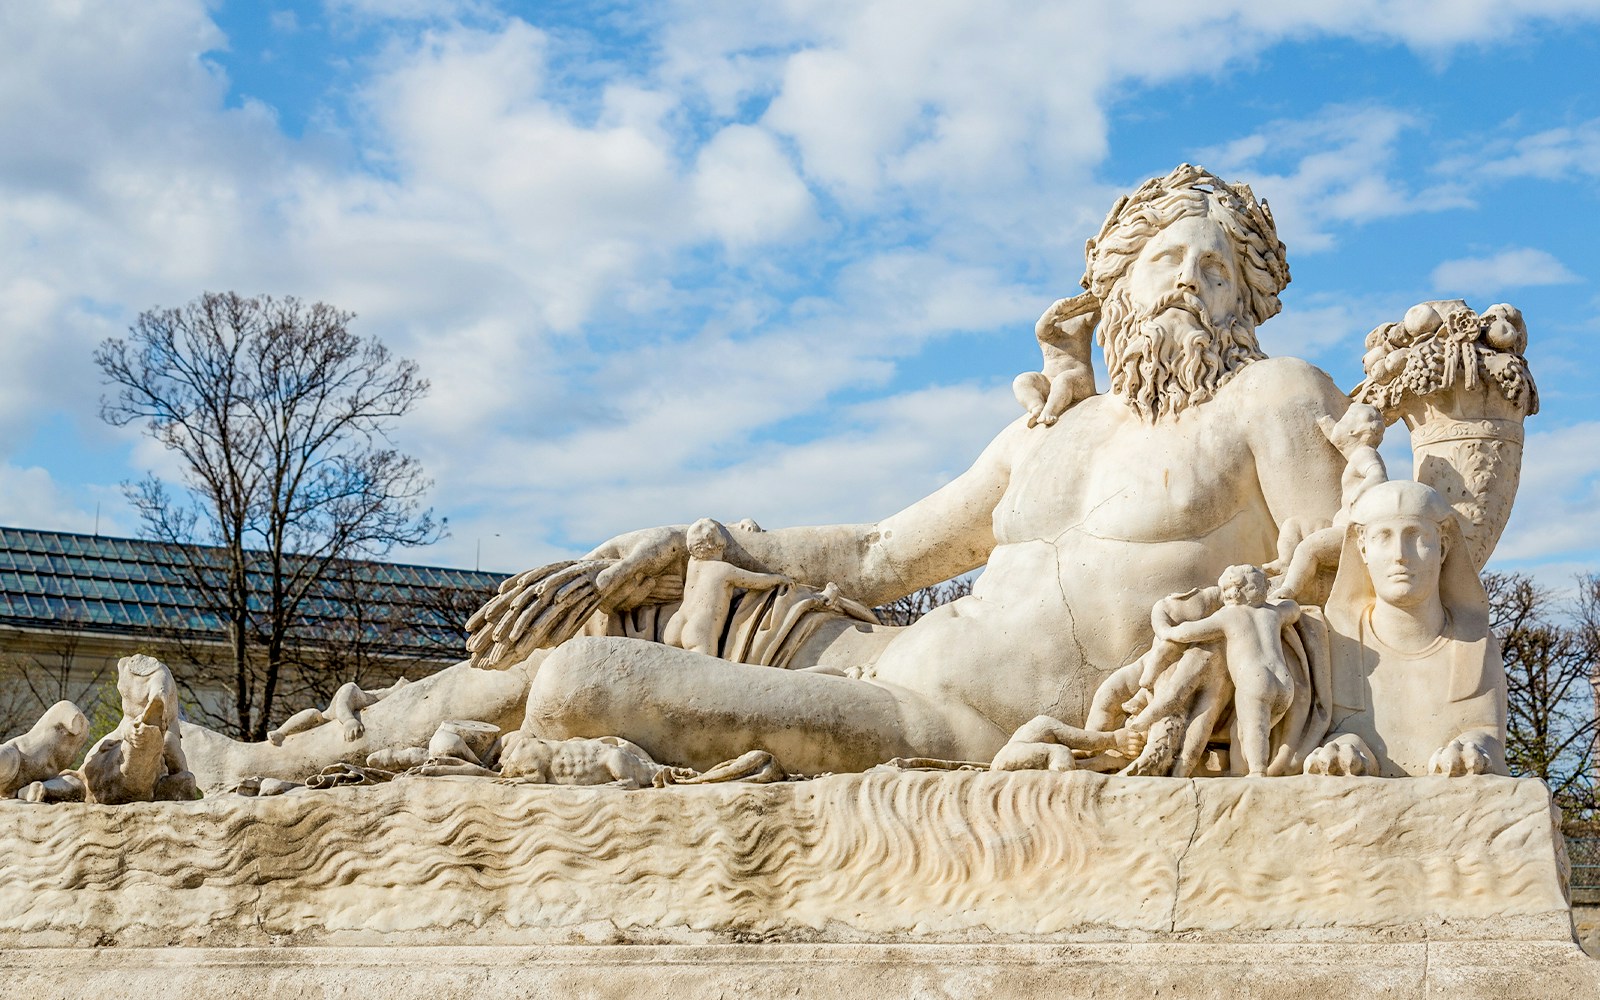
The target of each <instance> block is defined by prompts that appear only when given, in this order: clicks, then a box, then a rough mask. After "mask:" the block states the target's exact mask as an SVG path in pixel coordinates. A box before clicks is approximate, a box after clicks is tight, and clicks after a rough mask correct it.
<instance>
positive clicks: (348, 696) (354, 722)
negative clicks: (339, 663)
mask: <svg viewBox="0 0 1600 1000" xmlns="http://www.w3.org/2000/svg"><path fill="white" fill-rule="evenodd" d="M407 683H408V681H407V680H406V679H405V678H404V677H402V678H400V679H399V680H397V681H395V682H394V683H393V684H391V685H389V686H388V687H384V688H373V689H372V690H370V691H369V690H364V689H362V688H360V687H358V686H357V685H356V684H355V682H353V681H352V682H348V683H345V684H342V685H340V686H339V690H337V691H335V692H334V693H333V699H332V700H331V701H329V702H328V707H327V708H326V709H325V710H324V709H316V708H307V709H303V710H301V711H299V712H296V713H295V714H293V715H291V716H289V717H288V718H287V719H285V720H284V721H283V724H282V725H280V726H278V727H277V728H276V729H269V730H267V739H268V740H269V741H271V742H272V743H273V744H275V745H278V744H282V743H283V740H284V737H287V736H292V735H294V734H295V733H303V732H305V731H307V730H309V729H315V728H316V727H318V726H322V725H326V724H328V723H330V722H337V723H339V725H340V727H341V729H342V731H343V733H344V738H345V739H346V740H349V741H354V740H359V739H360V738H361V737H362V735H363V734H364V733H366V731H367V729H366V726H364V725H363V724H362V722H361V710H362V709H364V708H371V707H372V706H373V705H376V704H377V703H378V702H380V701H382V700H383V699H384V698H387V697H388V696H389V695H391V694H394V693H395V692H396V691H398V690H400V689H401V688H403V687H405V686H406V684H407Z"/></svg>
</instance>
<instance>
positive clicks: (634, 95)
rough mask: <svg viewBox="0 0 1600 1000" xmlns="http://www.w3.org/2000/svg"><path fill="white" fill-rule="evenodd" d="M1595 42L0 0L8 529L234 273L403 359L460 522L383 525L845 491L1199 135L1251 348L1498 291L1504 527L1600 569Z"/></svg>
mask: <svg viewBox="0 0 1600 1000" xmlns="http://www.w3.org/2000/svg"><path fill="white" fill-rule="evenodd" d="M1596 65H1600V3H1595V2H1585V3H1577V2H1562V0H1525V2H1514V0H1498V2H1488V0H1448V2H1447V0H1436V2H1410V3H1392V4H1391V3H1379V2H1375V0H1368V2H1347V3H1343V4H1340V5H1338V6H1337V8H1335V6H1334V5H1331V4H1327V5H1324V4H1261V3H1258V2H1255V0H1237V2H1232V3H1229V2H1217V3H1212V4H1206V5H1195V4H1187V3H1178V2H1170V3H1169V2H1150V3H1140V4H1128V3H1088V2H1084V3H1060V4H1043V3H1037V4H1021V3H1003V2H993V3H983V4H977V3H973V4H947V3H937V2H931V0H920V2H909V0H908V2H870V0H869V2H863V0H850V2H818V3H780V2H770V3H754V2H752V3H726V2H696V3H682V4H676V3H666V2H663V3H648V4H638V5H632V4H626V3H579V2H572V0H562V2H552V3H544V4H518V3H493V2H490V0H393V2H379V0H327V2H315V0H305V2H299V3H272V2H265V3H234V2H223V3H203V2H198V0H143V2H141V3H139V4H127V3H120V2H114V0H104V2H90V0H84V2H59V3H51V4H27V3H17V4H7V5H4V6H0V381H3V386H0V523H5V524H14V525H23V526H31V527H47V528H56V529H61V530H71V531H89V530H92V529H93V528H94V525H95V521H96V516H97V511H98V518H99V525H100V529H101V530H102V531H103V532H108V533H121V534H137V533H138V530H139V528H138V523H137V519H136V518H135V516H134V515H133V513H132V512H131V511H130V510H129V508H128V507H127V506H126V504H125V503H124V502H123V500H122V498H121V494H120V490H119V486H118V484H119V483H120V482H122V481H123V480H126V479H130V478H136V477H138V476H139V475H141V474H142V473H143V472H144V471H146V470H151V469H153V470H156V471H158V472H163V473H167V474H170V473H171V472H172V471H174V470H173V469H172V466H171V465H170V460H169V459H168V458H167V456H165V455H163V454H162V453H161V452H160V450H159V449H157V448H156V447H155V446H153V445H152V444H150V443H149V442H147V441H144V440H142V439H141V438H140V437H139V435H138V434H137V433H136V432H135V431H134V430H131V429H113V428H109V427H107V426H105V425H104V424H102V423H101V422H100V420H99V418H98V415H97V413H98V398H99V394H100V392H101V387H100V385H99V380H98V374H97V372H96V371H95V369H94V366H93V364H92V362H91V360H90V353H91V351H92V349H93V346H94V345H95V344H96V343H98V342H99V341H100V340H102V339H103V338H105V337H108V336H117V335H119V334H121V333H122V332H124V331H125V330H126V328H127V326H128V324H129V323H130V322H131V320H132V319H133V317H134V316H135V315H137V313H138V312H139V311H140V310H142V309H146V308H150V307H152V306H157V305H175V304H179V303H182V302H186V301H188V300H189V299H191V298H193V297H195V296H196V295H198V294H199V293H201V292H202V291H206V290H224V289H232V290H237V291H240V292H244V293H257V292H269V293H273V294H293V295H299V296H301V297H304V298H307V299H323V300H325V301H329V302H332V303H335V304H337V305H340V306H342V307H345V308H348V309H352V310H354V311H356V312H357V313H358V314H359V319H358V320H357V326H356V329H357V330H358V331H359V332H362V333H366V334H371V335H376V336H379V337H381V338H383V339H384V340H385V341H386V342H387V343H388V344H389V345H390V346H391V347H392V348H394V349H395V350H396V351H398V352H399V353H401V354H403V355H405V356H408V357H411V358H414V359H416V360H417V361H418V362H419V363H420V364H421V365H422V366H423V368H424V371H425V373H426V374H427V376H428V377H429V378H431V380H432V382H433V392H432V394H431V395H430V397H429V399H428V401H427V402H426V404H425V405H424V406H423V407H421V408H420V409H419V411H418V412H416V413H415V414H414V415H412V416H411V417H409V418H408V419H407V421H406V422H405V423H404V424H403V425H402V426H401V427H400V428H399V429H398V431H397V435H396V437H397V440H398V442H399V443H400V445H401V446H402V447H404V448H406V449H407V450H409V451H411V452H413V453H414V454H416V455H417V456H418V457H419V458H420V459H421V460H422V461H423V462H424V464H425V465H426V467H427V468H428V470H429V472H430V473H431V475H432V476H433V477H434V479H435V481H436V485H435V489H434V491H433V494H432V501H433V504H434V507H435V509H436V511H437V512H438V513H439V514H442V515H446V516H448V517H449V518H450V523H451V529H452V534H451V537H450V538H448V539H446V540H445V541H443V542H441V543H439V544H438V545H436V546H433V547H431V548H427V549H423V550H418V551H413V552H406V553H399V554H398V556H399V557H401V558H407V559H411V560H415V561H420V562H429V563H439V564H450V565H468V566H470V565H472V564H473V562H474V560H475V559H476V558H477V557H478V556H477V553H478V551H479V549H480V546H481V551H482V557H481V558H482V563H483V565H484V567H485V568H496V569H507V570H510V569H516V568H520V567H524V566H530V565H536V564H538V563H540V562H544V561H547V560H549V559H553V558H559V557H562V556H565V555H567V554H570V553H573V552H576V551H580V550H582V549H585V548H587V547H589V546H590V545H592V544H594V543H595V542H597V541H599V540H601V539H603V538H605V537H607V536H608V535H610V534H612V533H615V532H618V531H621V530H624V529H627V528H630V527H637V526H641V525H645V524H656V523H665V522H672V521H683V520H688V519H692V518H694V517H698V516H703V515H711V516H716V517H720V518H724V519H728V520H733V519H738V518H741V517H746V516H749V517H754V518H756V519H757V520H758V521H760V522H761V523H762V524H764V525H767V526H777V525H784V524H796V523H818V522H829V521H841V520H851V521H854V520H871V519H875V518H877V517H881V516H884V515H886V514H888V513H891V512H892V511H894V510H896V509H898V508H899V507H901V506H903V505H904V504H906V503H909V502H911V501H913V500H915V499H917V498H919V497H921V496H923V495H925V494H926V493H927V492H929V491H931V490H932V489H935V488H937V487H938V486H939V485H940V484H941V483H943V482H945V481H946V480H948V479H949V478H951V477H952V476H954V475H956V474H958V473H959V472H960V471H961V470H962V469H963V468H965V466H966V465H967V463H969V462H970V461H971V460H972V458H973V457H975V456H976V455H977V453H978V451H979V450H980V449H981V447H982V446H983V444H984V443H986V442H987V441H988V439H989V438H991V437H992V436H993V435H994V434H995V433H996V432H997V431H998V430H999V428H1000V427H1002V426H1003V425H1004V424H1005V423H1006V422H1008V421H1009V420H1011V419H1012V418H1013V417H1014V416H1015V414H1016V413H1017V406H1016V403H1015V402H1014V401H1013V400H1012V398H1011V393H1010V388H1009V387H1010V382H1011V379H1012V377H1013V376H1014V375H1015V374H1016V373H1017V372H1019V371H1022V370H1025V369H1028V368H1033V367H1036V366H1037V361H1038V355H1037V350H1036V347H1035V344H1034V342H1033V337H1032V325H1033V320H1034V319H1035V318H1036V317H1037V316H1038V314H1039V312H1040V311H1042V310H1043V309H1044V308H1045V307H1046V306H1047V305H1049V303H1050V302H1051V301H1053V300H1054V299H1055V298H1057V297H1059V296H1061V295H1065V294H1070V293H1072V292H1073V291H1075V290H1076V286H1077V280H1078V278H1079V276H1080V274H1081V271H1082V246H1083V241H1084V239H1085V238H1086V237H1088V236H1089V235H1091V233H1092V232H1093V231H1094V230H1095V229H1096V228H1098V225H1099V223H1100V220H1101V219H1102V218H1103V216H1104V214H1105V212H1106V210H1107V209H1108V208H1109V206H1110V204H1111V203H1112V201H1113V200H1114V199H1115V198H1116V196H1117V195H1118V194H1119V193H1121V192H1123V191H1125V190H1127V189H1129V188H1131V187H1132V186H1134V185H1136V184H1137V183H1139V182H1140V181H1142V180H1143V179H1145V178H1146V177H1149V176H1152V175H1155V174H1161V173H1165V172H1166V171H1167V170H1169V169H1171V167H1172V166H1174V165H1175V164H1177V163H1179V162H1182V161H1186V160H1187V161H1191V162H1198V163H1202V164H1204V165H1206V166H1208V167H1210V168H1212V169H1214V170H1216V171H1218V172H1219V173H1222V174H1223V175H1224V176H1227V177H1229V178H1230V179H1232V180H1243V181H1247V182H1249V183H1250V184H1251V185H1252V186H1253V187H1254V188H1255V190H1256V191H1257V193H1258V194H1260V195H1262V196H1264V197H1266V198H1267V199H1268V200H1269V201H1270V202H1271V204H1272V206H1273V208H1274V211H1275V212H1276V214H1277V217H1278V220H1279V224H1280V229H1281V233H1282V236H1283V238H1284V241H1285V242H1286V243H1287V245H1288V248H1289V258H1290V263H1291V267H1292V268H1293V271H1294V283H1293V284H1292V285H1291V286H1290V288H1289V290H1288V291H1287V292H1286V293H1285V295H1284V297H1283V299H1284V303H1285V309H1284V313H1283V315H1282V316H1280V317H1278V318H1276V319H1274V320H1272V321H1271V322H1269V323H1268V324H1267V325H1265V326H1264V327H1263V328H1262V330H1261V335H1262V340H1263V343H1264V345H1265V346H1266V348H1267V349H1268V351H1269V352H1270V353H1274V354H1297V355H1300V356H1303V357H1306V358H1309V359H1310V360H1312V361H1314V362H1316V363H1317V364H1319V365H1321V366H1323V367H1324V368H1326V369H1327V370H1328V371H1329V372H1330V373H1331V374H1332V375H1333V376H1334V378H1335V379H1336V380H1337V381H1338V382H1339V383H1340V384H1341V385H1343V386H1345V387H1346V388H1348V387H1350V386H1352V385H1353V384H1354V383H1355V382H1356V381H1357V379H1358V378H1359V357H1360V352H1361V340H1362V337H1363V336H1364V334H1365V333H1366V331H1367V330H1369V329H1371V328H1372V327H1373V326H1375V325H1377V324H1378V323H1380V322H1383V321H1386V320H1391V319H1396V318H1398V317H1399V316H1400V315H1401V314H1403V312H1404V311H1405V309H1406V308H1407V307H1408V306H1409V305H1411V304H1412V303H1414V302H1418V301H1422V300H1426V299H1432V298H1439V297H1457V296H1460V297H1465V298H1466V299H1467V300H1468V301H1469V303H1471V304H1472V305H1474V306H1476V307H1478V308H1480V309H1481V308H1483V307H1486V306H1488V305H1489V304H1491V303H1493V302H1498V301H1509V302H1512V303H1513V304H1515V305H1517V306H1519V307H1520V308H1521V309H1522V310H1523V311H1524V313H1525V315H1526V316H1527V319H1528V324H1529V327H1530V330H1531V332H1532V345H1531V347H1530V349H1529V356H1530V361H1531V363H1532V365H1533V368H1534V373H1535V377H1536V379H1537V380H1538V382H1539V385H1540V388H1541V391H1542V394H1543V400H1544V412H1543V413H1541V414H1540V415H1539V416H1538V417H1536V418H1534V420H1533V421H1532V422H1530V425H1529V431H1530V436H1529V443H1528V452H1527V456H1526V460H1525V472H1524V487H1523V490H1522V497H1521V499H1520V501H1519V505H1518V509H1517V512H1516V513H1515V514H1514V515H1513V520H1512V524H1511V527H1510V529H1509V530H1508V532H1507V534H1506V536H1505V538H1504V539H1503V540H1502V542H1501V545H1500V549H1499V552H1498V554H1497V557H1496V561H1495V564H1494V565H1495V566H1496V567H1498V568H1507V569H1527V570H1532V571H1534V572H1536V573H1538V574H1539V575H1540V577H1541V578H1543V579H1545V580H1548V581H1550V582H1552V583H1558V584H1559V583H1560V582H1561V581H1562V580H1563V579H1565V578H1567V577H1568V576H1570V574H1571V573H1572V572H1575V571H1577V570H1597V569H1600V541H1597V538H1600V502H1597V500H1600V496H1597V494H1600V407H1597V402H1600V388H1597V387H1596V379H1595V378H1594V377H1593V375H1592V374H1591V373H1592V372H1593V371H1594V369H1595V364H1596V362H1597V361H1600V351H1597V350H1596V348H1595V346H1594V345H1595V339H1596V337H1597V336H1600V320H1597V318H1596V317H1597V315H1600V313H1597V307H1600V288H1597V285H1596V278H1597V276H1600V240H1597V239H1596V237H1595V235H1594V233H1595V229H1596V226H1595V223H1596V221H1597V218H1600V212H1597V206H1600V195H1597V193H1596V180H1597V178H1600V86H1597V85H1596V84H1595V82H1594V73H1593V67H1594V66H1596ZM1398 434H1399V432H1398V431H1392V432H1391V437H1395V436H1398ZM1390 450H1391V452H1392V453H1394V454H1400V453H1401V451H1403V444H1400V443H1396V445H1394V446H1392V447H1391V449H1390Z"/></svg>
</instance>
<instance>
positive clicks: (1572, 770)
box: [1483, 573, 1600, 815]
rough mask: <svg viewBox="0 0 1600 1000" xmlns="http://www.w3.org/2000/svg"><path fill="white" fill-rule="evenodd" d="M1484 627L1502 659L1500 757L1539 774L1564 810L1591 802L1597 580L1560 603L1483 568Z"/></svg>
mask: <svg viewBox="0 0 1600 1000" xmlns="http://www.w3.org/2000/svg"><path fill="white" fill-rule="evenodd" d="M1483 582H1484V587H1485V589H1486V590H1488V592H1489V615H1490V626H1491V627H1492V628H1493V629H1494V631H1495V634H1496V635H1498V636H1499V637H1500V648H1501V652H1502V654H1503V655H1504V657H1505V664H1506V686H1507V705H1506V762H1507V763H1508V764H1509V765H1510V766H1511V771H1512V773H1513V774H1526V775H1533V776H1536V777H1539V778H1542V779H1543V780H1544V782H1545V783H1546V784H1547V785H1549V786H1550V790H1551V792H1552V793H1553V794H1554V795H1555V797H1556V800H1557V802H1559V803H1560V804H1561V806H1562V808H1563V809H1564V810H1566V811H1567V812H1568V813H1569V814H1572V815H1577V814H1587V813H1590V812H1592V811H1593V810H1594V808H1595V806H1596V798H1595V782H1594V775H1593V771H1592V762H1593V756H1594V747H1595V740H1596V735H1597V732H1600V728H1597V721H1596V660H1597V657H1600V641H1597V639H1600V577H1597V576H1593V575H1591V576H1586V577H1580V578H1579V592H1578V597H1577V599H1576V600H1575V601H1573V602H1563V601H1561V600H1560V599H1558V598H1557V597H1556V595H1555V594H1553V593H1552V592H1551V591H1550V590H1549V589H1548V588H1545V587H1541V586H1539V585H1538V584H1536V583H1534V582H1533V580H1532V579H1531V578H1530V577H1528V576H1526V575H1524V574H1521V573H1486V574H1484V580H1483Z"/></svg>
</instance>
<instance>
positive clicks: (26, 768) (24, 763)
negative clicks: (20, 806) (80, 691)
mask: <svg viewBox="0 0 1600 1000" xmlns="http://www.w3.org/2000/svg"><path fill="white" fill-rule="evenodd" d="M88 740H89V720H88V719H86V718H84V715H83V713H82V712H81V711H79V710H78V706H77V705H74V704H73V703H72V702H70V701H58V702H56V703H55V704H54V705H51V706H50V707H49V708H47V709H45V711H44V714H43V715H41V716H39V721H38V722H35V723H34V724H33V728H32V729H30V730H28V731H27V732H25V733H23V734H22V735H21V736H18V737H15V738H14V739H11V740H7V741H6V743H5V744H4V745H0V798H7V799H9V798H11V797H12V796H13V795H15V794H17V790H18V789H20V788H22V787H24V786H26V785H29V784H31V783H33V782H35V781H44V780H46V779H47V778H54V777H55V776H56V775H58V774H60V773H61V772H62V771H63V770H65V769H66V767H67V765H68V764H71V763H72V760H73V758H74V757H76V756H78V751H79V750H82V749H83V745H84V743H86V742H88Z"/></svg>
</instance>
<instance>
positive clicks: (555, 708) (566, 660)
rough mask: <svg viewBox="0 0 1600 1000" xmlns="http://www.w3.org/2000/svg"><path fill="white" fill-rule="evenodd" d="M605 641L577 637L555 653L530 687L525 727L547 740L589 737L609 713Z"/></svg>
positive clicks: (540, 669) (551, 654)
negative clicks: (591, 731) (591, 730)
mask: <svg viewBox="0 0 1600 1000" xmlns="http://www.w3.org/2000/svg"><path fill="white" fill-rule="evenodd" d="M603 644H604V640H597V639H590V638H577V639H572V640H569V641H568V642H566V643H563V644H562V645H561V646H560V647H559V648H557V649H555V650H553V651H552V652H551V653H550V655H549V656H547V657H546V658H545V660H544V662H543V663H541V664H540V665H539V672H538V674H536V675H535V676H534V678H533V683H532V684H531V685H530V686H529V688H528V707H527V712H526V714H525V715H524V717H523V728H524V729H526V730H528V731H530V732H532V733H533V734H534V735H537V736H541V737H545V738H547V739H567V738H568V737H571V736H582V735H590V734H589V733H588V730H589V729H591V728H592V727H593V725H594V724H595V723H597V722H600V721H601V720H603V719H604V718H605V716H606V714H607V712H606V710H607V706H608V705H609V704H610V702H611V700H612V699H611V687H612V685H611V678H610V677H608V675H607V673H606V671H605V669H604V655H603V653H604V650H603V649H601V648H597V647H599V646H602V645H603Z"/></svg>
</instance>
